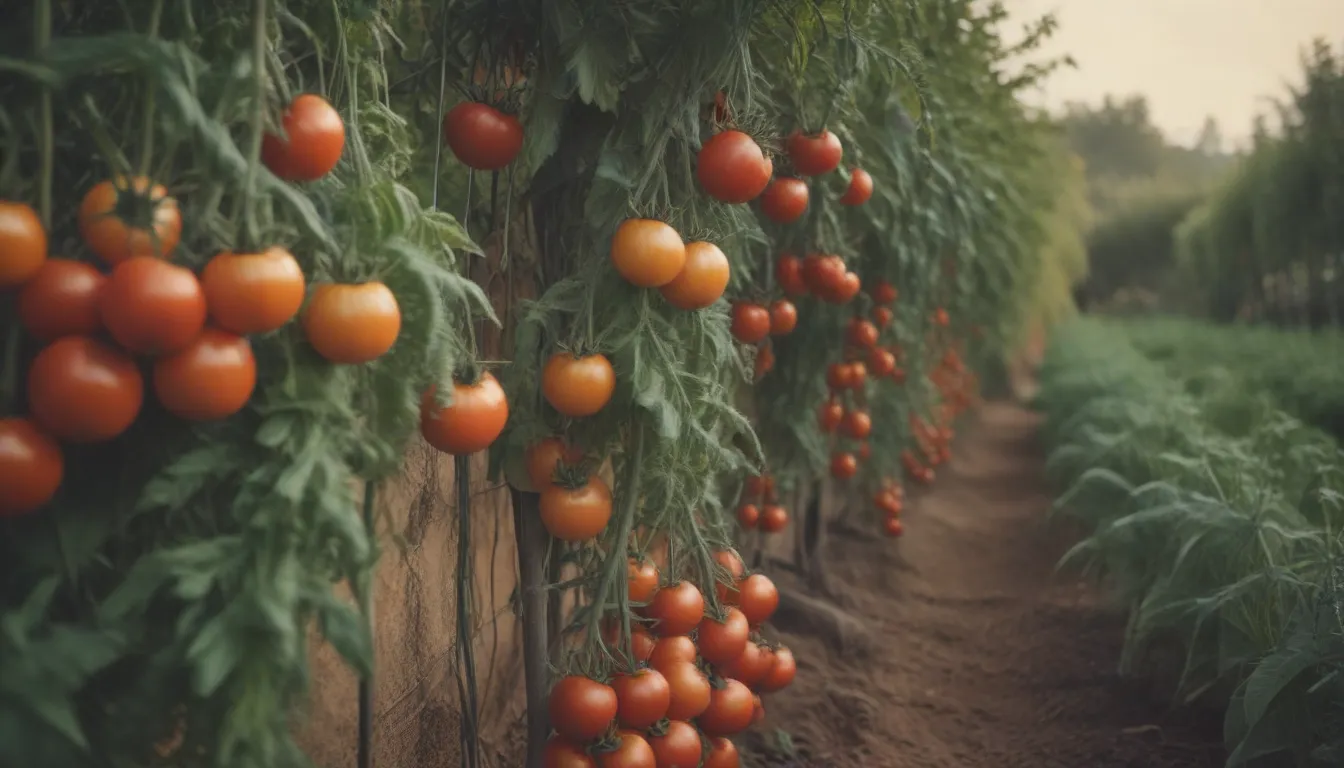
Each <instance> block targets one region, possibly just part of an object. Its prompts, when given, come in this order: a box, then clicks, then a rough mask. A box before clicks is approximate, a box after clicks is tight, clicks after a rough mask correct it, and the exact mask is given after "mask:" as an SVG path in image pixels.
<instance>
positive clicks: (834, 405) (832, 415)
mask: <svg viewBox="0 0 1344 768" xmlns="http://www.w3.org/2000/svg"><path fill="white" fill-rule="evenodd" d="M844 418H845V407H844V406H843V405H840V403H839V402H837V401H835V400H828V401H826V402H824V403H822V404H821V409H820V410H819V411H818V413H817V428H818V429H820V430H821V431H822V432H827V433H830V432H834V431H835V428H836V427H838V426H840V422H841V421H842V420H843V419H844Z"/></svg>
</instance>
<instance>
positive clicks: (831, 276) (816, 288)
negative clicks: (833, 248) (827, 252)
mask: <svg viewBox="0 0 1344 768" xmlns="http://www.w3.org/2000/svg"><path fill="white" fill-rule="evenodd" d="M845 274H846V273H845V262H844V260H843V259H841V258H840V257H839V256H823V255H821V254H819V253H811V254H808V256H807V258H806V259H803V280H805V281H806V282H807V287H808V288H809V289H811V291H812V292H813V293H815V294H817V295H818V296H822V297H825V296H826V295H827V294H828V293H830V292H833V291H834V290H836V289H837V288H839V287H840V285H841V283H843V282H844V280H845Z"/></svg>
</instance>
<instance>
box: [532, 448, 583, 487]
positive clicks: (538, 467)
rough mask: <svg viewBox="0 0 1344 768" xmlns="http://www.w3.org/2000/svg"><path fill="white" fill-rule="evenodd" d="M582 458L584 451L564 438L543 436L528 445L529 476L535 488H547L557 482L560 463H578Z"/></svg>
mask: <svg viewBox="0 0 1344 768" xmlns="http://www.w3.org/2000/svg"><path fill="white" fill-rule="evenodd" d="M582 458H583V455H582V453H581V452H580V451H579V450H578V449H577V448H575V447H574V446H572V445H569V444H568V443H566V442H565V440H564V438H560V437H547V438H542V439H541V440H538V441H537V442H535V443H533V444H532V445H530V446H528V447H527V453H526V456H525V461H526V462H527V477H528V479H529V480H531V481H532V487H533V488H537V489H542V488H545V487H546V486H548V485H551V484H552V483H554V482H555V470H556V469H558V468H559V467H560V465H562V464H563V465H572V464H577V463H578V462H579V461H580V460H581V459H582Z"/></svg>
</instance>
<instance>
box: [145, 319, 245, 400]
mask: <svg viewBox="0 0 1344 768" xmlns="http://www.w3.org/2000/svg"><path fill="white" fill-rule="evenodd" d="M256 386H257V360H256V358H255V357H253V356H252V345H251V344H249V343H247V339H245V338H243V337H242V336H239V335H237V334H233V333H229V332H228V331H221V330H218V329H215V328H206V329H205V330H203V331H201V333H200V334H199V335H198V336H197V337H196V338H195V339H192V340H191V342H190V343H188V344H187V346H186V347H184V348H183V349H181V350H179V351H177V352H174V353H173V354H171V355H166V356H164V357H161V358H159V359H158V360H156V361H154V394H155V395H157V396H158V398H159V402H160V403H162V404H163V407H164V409H165V410H167V411H168V412H169V413H171V414H173V415H174V416H177V417H178V418H181V419H187V420H189V421H212V420H216V419H223V418H226V417H228V416H232V415H233V414H235V413H237V412H239V411H241V410H242V409H243V406H245V405H247V401H248V400H249V399H251V397H252V390H253V389H255V388H256Z"/></svg>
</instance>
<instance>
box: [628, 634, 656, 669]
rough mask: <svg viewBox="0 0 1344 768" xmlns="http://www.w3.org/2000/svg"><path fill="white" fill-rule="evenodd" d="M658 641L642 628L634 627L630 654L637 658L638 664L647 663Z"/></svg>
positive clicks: (631, 635)
mask: <svg viewBox="0 0 1344 768" xmlns="http://www.w3.org/2000/svg"><path fill="white" fill-rule="evenodd" d="M657 642H658V641H657V640H655V639H654V637H653V635H651V634H649V633H648V632H646V631H645V630H643V629H641V628H640V627H633V628H631V630H630V653H631V655H632V656H634V657H635V662H636V663H646V662H648V660H649V657H650V656H652V655H653V648H654V645H656V644H657Z"/></svg>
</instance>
